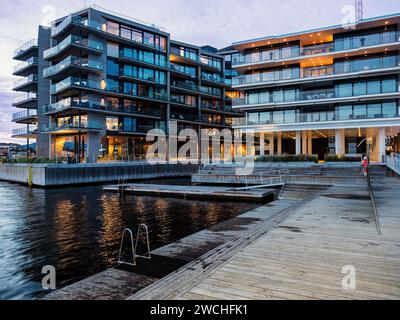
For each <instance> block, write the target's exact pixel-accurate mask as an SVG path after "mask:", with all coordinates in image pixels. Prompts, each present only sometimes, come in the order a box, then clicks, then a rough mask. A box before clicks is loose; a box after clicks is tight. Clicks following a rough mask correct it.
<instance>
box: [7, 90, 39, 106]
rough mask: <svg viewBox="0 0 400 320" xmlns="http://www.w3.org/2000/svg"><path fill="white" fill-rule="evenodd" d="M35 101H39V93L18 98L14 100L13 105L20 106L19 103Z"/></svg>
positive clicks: (26, 94)
mask: <svg viewBox="0 0 400 320" xmlns="http://www.w3.org/2000/svg"><path fill="white" fill-rule="evenodd" d="M33 99H37V93H36V92H28V93H24V94H21V95H18V96H16V97H15V98H14V100H13V104H18V103H21V102H24V101H29V100H33Z"/></svg>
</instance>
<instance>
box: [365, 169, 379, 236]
mask: <svg viewBox="0 0 400 320" xmlns="http://www.w3.org/2000/svg"><path fill="white" fill-rule="evenodd" d="M368 162H369V161H368ZM371 168H372V166H371V164H370V163H369V165H368V170H367V181H368V191H369V194H370V197H371V201H372V208H373V210H374V216H375V223H376V229H377V231H378V234H379V235H380V236H381V235H382V229H381V224H380V221H379V212H378V208H377V206H376V198H375V193H374V189H373V187H372V182H371Z"/></svg>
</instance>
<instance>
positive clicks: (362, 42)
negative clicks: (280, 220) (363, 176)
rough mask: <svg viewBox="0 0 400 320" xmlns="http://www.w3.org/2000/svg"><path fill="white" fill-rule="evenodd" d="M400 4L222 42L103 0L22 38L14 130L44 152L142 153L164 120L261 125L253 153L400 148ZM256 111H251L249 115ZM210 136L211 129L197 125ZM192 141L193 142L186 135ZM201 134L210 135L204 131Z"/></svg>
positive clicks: (253, 128) (183, 125)
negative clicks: (344, 21)
mask: <svg viewBox="0 0 400 320" xmlns="http://www.w3.org/2000/svg"><path fill="white" fill-rule="evenodd" d="M399 23H400V15H391V16H386V17H379V18H374V19H366V20H362V21H360V22H359V23H357V24H356V25H355V26H353V28H351V29H346V28H344V27H343V26H334V27H328V28H321V29H317V30H312V31H305V32H299V33H293V34H287V35H282V36H276V37H266V38H261V39H255V40H248V41H242V42H237V43H234V44H233V45H232V46H230V47H227V48H224V49H221V50H217V49H215V48H213V47H210V46H204V47H199V46H195V45H191V44H187V43H182V42H178V41H175V40H171V38H170V34H168V33H167V32H165V31H163V30H162V29H161V28H157V27H155V26H154V25H146V24H143V23H139V22H136V21H133V20H132V19H130V18H125V17H122V16H121V15H117V14H113V13H110V12H107V11H106V10H103V9H101V10H100V9H98V8H94V7H90V8H86V9H84V10H81V11H79V12H76V13H73V14H71V15H69V16H67V17H63V18H61V19H59V20H57V21H55V22H54V24H53V26H52V27H51V28H45V27H39V36H38V40H34V41H31V42H29V43H28V44H25V45H24V46H22V47H21V48H19V49H18V50H16V52H15V55H14V58H15V59H17V60H21V63H20V64H18V65H17V66H16V67H15V72H14V75H18V76H23V77H24V79H22V80H19V81H18V82H17V83H16V84H15V85H14V90H16V91H22V92H24V94H23V96H20V97H18V98H16V100H15V101H14V106H16V107H19V108H24V109H25V111H22V112H18V113H16V114H14V115H13V121H15V122H18V123H21V124H23V125H24V127H21V129H17V130H15V131H14V132H13V136H14V137H18V138H27V139H33V138H37V155H38V156H39V157H49V158H54V157H70V158H73V159H76V161H79V162H96V161H98V160H99V159H105V160H109V159H117V158H123V159H127V158H130V159H141V158H143V157H144V156H145V154H146V152H147V149H148V147H149V145H150V144H151V143H152V142H149V141H146V135H147V133H148V132H149V131H150V130H151V129H154V128H160V129H163V130H164V131H166V132H168V129H169V124H170V121H171V120H174V121H176V122H177V129H178V132H179V131H180V130H183V129H194V130H195V131H197V132H198V133H200V130H202V129H206V130H208V132H209V134H210V136H212V135H213V131H214V130H215V129H225V128H232V127H233V128H235V129H240V130H241V131H242V132H243V133H244V134H246V133H249V132H256V135H257V138H256V141H257V142H259V143H258V145H257V146H256V147H255V148H254V150H252V151H251V152H252V153H254V155H268V154H269V155H282V154H316V155H318V157H319V158H320V159H321V160H323V159H324V158H325V157H326V156H327V155H329V154H332V155H334V154H336V155H345V154H347V155H354V154H364V153H366V151H367V143H366V142H367V141H368V142H369V143H371V144H372V148H371V152H372V159H373V160H375V161H380V160H381V159H382V157H383V156H384V155H385V153H386V152H388V151H397V152H398V151H399V141H400V139H399V132H400V113H399V105H400V93H399V74H400V59H399V50H400V31H399ZM244 115H245V117H244ZM198 136H200V134H199V135H198ZM181 143H184V142H181ZM201 143H209V142H208V141H201V140H199V145H200V144H201Z"/></svg>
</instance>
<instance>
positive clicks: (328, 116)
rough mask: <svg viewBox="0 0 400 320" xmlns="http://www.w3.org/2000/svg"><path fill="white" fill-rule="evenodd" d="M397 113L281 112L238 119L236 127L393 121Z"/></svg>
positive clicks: (397, 115)
mask: <svg viewBox="0 0 400 320" xmlns="http://www.w3.org/2000/svg"><path fill="white" fill-rule="evenodd" d="M398 117H399V113H398V112H394V113H391V114H389V113H386V114H385V113H382V112H380V113H376V114H375V113H374V114H367V113H366V114H362V115H361V114H360V115H354V114H346V115H345V114H340V112H338V111H322V112H310V113H294V112H293V113H290V114H289V115H284V114H283V112H282V114H281V115H280V116H278V117H273V116H272V113H271V115H270V116H269V117H268V118H269V119H265V120H258V121H254V120H251V119H249V118H248V119H247V120H246V118H244V119H238V120H237V122H236V124H235V125H236V126H255V125H285V124H299V123H316V122H331V121H354V120H368V119H370V120H371V119H375V120H377V119H393V118H398Z"/></svg>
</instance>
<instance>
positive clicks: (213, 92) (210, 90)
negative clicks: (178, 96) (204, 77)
mask: <svg viewBox="0 0 400 320" xmlns="http://www.w3.org/2000/svg"><path fill="white" fill-rule="evenodd" d="M200 91H201V92H202V93H204V94H207V95H210V96H215V97H219V98H220V97H221V95H222V91H221V90H220V89H217V88H210V87H200Z"/></svg>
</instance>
